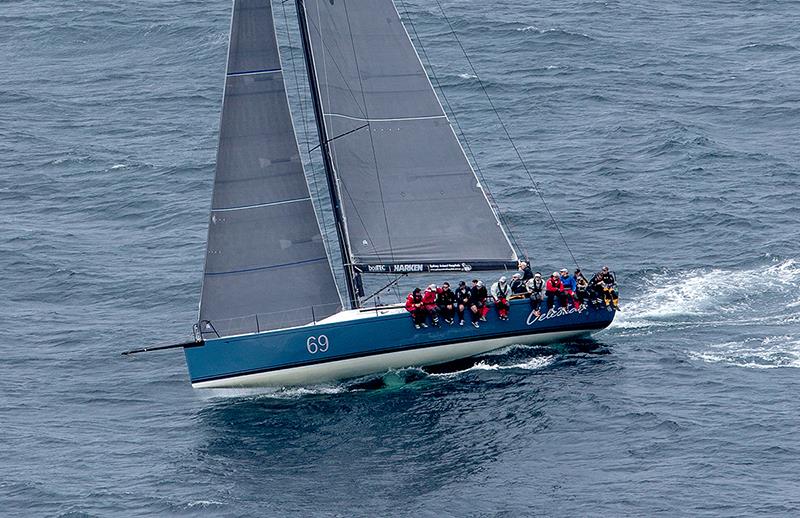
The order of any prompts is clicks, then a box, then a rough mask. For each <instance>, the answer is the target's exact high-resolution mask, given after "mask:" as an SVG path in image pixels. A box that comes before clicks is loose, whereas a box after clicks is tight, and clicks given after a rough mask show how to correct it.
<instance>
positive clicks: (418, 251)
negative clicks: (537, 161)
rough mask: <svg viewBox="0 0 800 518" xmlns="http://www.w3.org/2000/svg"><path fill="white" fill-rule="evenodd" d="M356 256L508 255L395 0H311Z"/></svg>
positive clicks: (332, 145) (317, 59) (309, 14)
mask: <svg viewBox="0 0 800 518" xmlns="http://www.w3.org/2000/svg"><path fill="white" fill-rule="evenodd" d="M304 5H305V15H306V19H307V20H308V32H309V35H310V40H311V52H312V56H313V62H314V67H315V75H316V77H317V89H318V90H317V91H318V95H319V99H320V103H321V105H322V109H323V112H324V123H325V129H326V132H327V134H328V138H329V139H330V142H329V144H328V145H329V150H330V154H331V159H332V163H333V167H334V169H335V173H336V175H337V179H338V182H339V183H338V185H339V191H340V198H341V200H342V204H343V207H344V214H345V218H346V228H347V238H348V242H349V245H350V251H351V254H352V257H353V261H354V263H359V264H364V263H435V262H437V261H452V260H457V261H468V262H469V261H474V262H485V263H491V262H500V263H503V262H510V261H514V260H516V254H515V252H514V250H513V248H512V246H511V244H510V243H509V240H508V238H507V237H506V235H505V232H504V231H503V228H502V227H501V226H500V223H499V221H498V219H497V217H496V215H495V213H494V212H493V210H492V208H491V206H490V205H489V203H488V200H487V197H486V195H485V193H484V191H483V187H482V186H481V185H480V184H479V182H478V180H477V178H476V176H475V173H474V171H473V170H472V168H471V166H470V164H469V162H468V160H467V158H466V156H465V155H464V152H463V150H462V148H461V146H460V144H459V142H458V139H457V138H456V136H455V134H454V132H453V130H452V128H451V126H450V123H449V121H448V119H447V117H446V115H445V113H444V110H443V109H442V106H441V104H440V103H439V101H438V99H437V97H436V94H435V92H434V91H433V87H432V86H431V84H430V81H429V80H428V78H427V76H426V74H425V71H424V68H423V66H422V64H421V62H420V60H419V57H418V56H417V54H416V51H415V50H414V47H413V45H412V43H411V40H410V39H409V37H408V33H407V32H406V30H405V27H404V26H403V24H402V22H401V21H400V17H399V15H398V13H397V11H396V9H395V6H394V4H393V3H392V1H391V0H305V1H304Z"/></svg>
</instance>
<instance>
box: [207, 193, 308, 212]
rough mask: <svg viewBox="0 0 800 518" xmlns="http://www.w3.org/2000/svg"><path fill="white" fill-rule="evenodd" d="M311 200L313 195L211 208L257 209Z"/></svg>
mask: <svg viewBox="0 0 800 518" xmlns="http://www.w3.org/2000/svg"><path fill="white" fill-rule="evenodd" d="M309 200H311V196H306V197H305V198H296V199H294V200H283V201H273V202H270V203H259V204H258V205H242V206H241V207H227V208H224V209H211V212H229V211H232V210H245V209H257V208H259V207H272V206H273V205H285V204H287V203H296V202H298V201H309Z"/></svg>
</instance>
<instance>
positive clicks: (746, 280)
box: [611, 259, 800, 369]
mask: <svg viewBox="0 0 800 518" xmlns="http://www.w3.org/2000/svg"><path fill="white" fill-rule="evenodd" d="M798 284H800V264H798V262H797V261H796V260H795V259H785V260H773V262H772V263H771V264H766V265H764V264H761V265H756V266H751V267H749V268H745V269H740V270H734V269H722V268H698V269H690V270H686V271H677V272H674V271H669V270H665V271H661V272H656V273H650V274H647V275H646V276H645V279H644V283H643V286H642V287H640V293H639V295H637V296H635V297H634V298H632V299H631V300H630V301H629V302H627V303H625V302H624V299H623V311H622V312H621V313H620V314H619V315H618V316H617V318H616V319H615V321H614V323H613V324H612V325H611V329H612V330H615V329H616V330H617V332H618V333H619V334H620V335H621V336H647V335H652V334H655V333H660V332H672V333H675V332H676V331H679V330H680V336H681V337H682V339H681V340H682V343H687V342H688V343H692V344H695V345H692V346H691V349H690V350H688V351H687V353H686V354H687V355H688V356H689V358H691V359H695V360H700V361H703V362H708V363H721V364H727V365H733V366H737V367H744V368H757V369H769V368H777V367H794V368H800V330H799V329H798V328H797V326H796V324H797V323H798V322H800V315H799V314H798V313H797V310H796V308H797V307H798V306H800V293H798V290H797V285H798ZM623 288H624V287H623ZM709 331H711V332H712V333H713V336H715V337H719V336H721V335H722V334H727V335H728V337H727V340H726V341H723V342H714V341H713V340H714V339H713V338H712V339H711V340H710V341H709V340H708V339H707V336H708V332H709ZM731 334H733V336H730V335H731Z"/></svg>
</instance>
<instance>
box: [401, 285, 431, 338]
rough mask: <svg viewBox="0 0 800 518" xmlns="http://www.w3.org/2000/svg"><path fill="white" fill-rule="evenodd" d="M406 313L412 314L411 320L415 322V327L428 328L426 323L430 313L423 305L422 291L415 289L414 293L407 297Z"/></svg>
mask: <svg viewBox="0 0 800 518" xmlns="http://www.w3.org/2000/svg"><path fill="white" fill-rule="evenodd" d="M406 311H408V312H409V313H411V318H412V320H413V321H414V327H416V328H417V329H419V328H420V327H428V324H426V323H425V321H426V320H427V319H428V312H427V311H425V306H424V304H423V303H422V290H421V289H419V288H414V291H412V292H411V293H409V294H408V297H406Z"/></svg>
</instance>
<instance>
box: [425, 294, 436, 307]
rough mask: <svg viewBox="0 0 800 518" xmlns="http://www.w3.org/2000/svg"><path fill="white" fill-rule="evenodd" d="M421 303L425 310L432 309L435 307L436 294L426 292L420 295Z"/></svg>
mask: <svg viewBox="0 0 800 518" xmlns="http://www.w3.org/2000/svg"><path fill="white" fill-rule="evenodd" d="M422 303H423V304H424V305H425V309H433V308H435V307H436V292H435V291H428V290H425V292H424V293H423V294H422Z"/></svg>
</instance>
